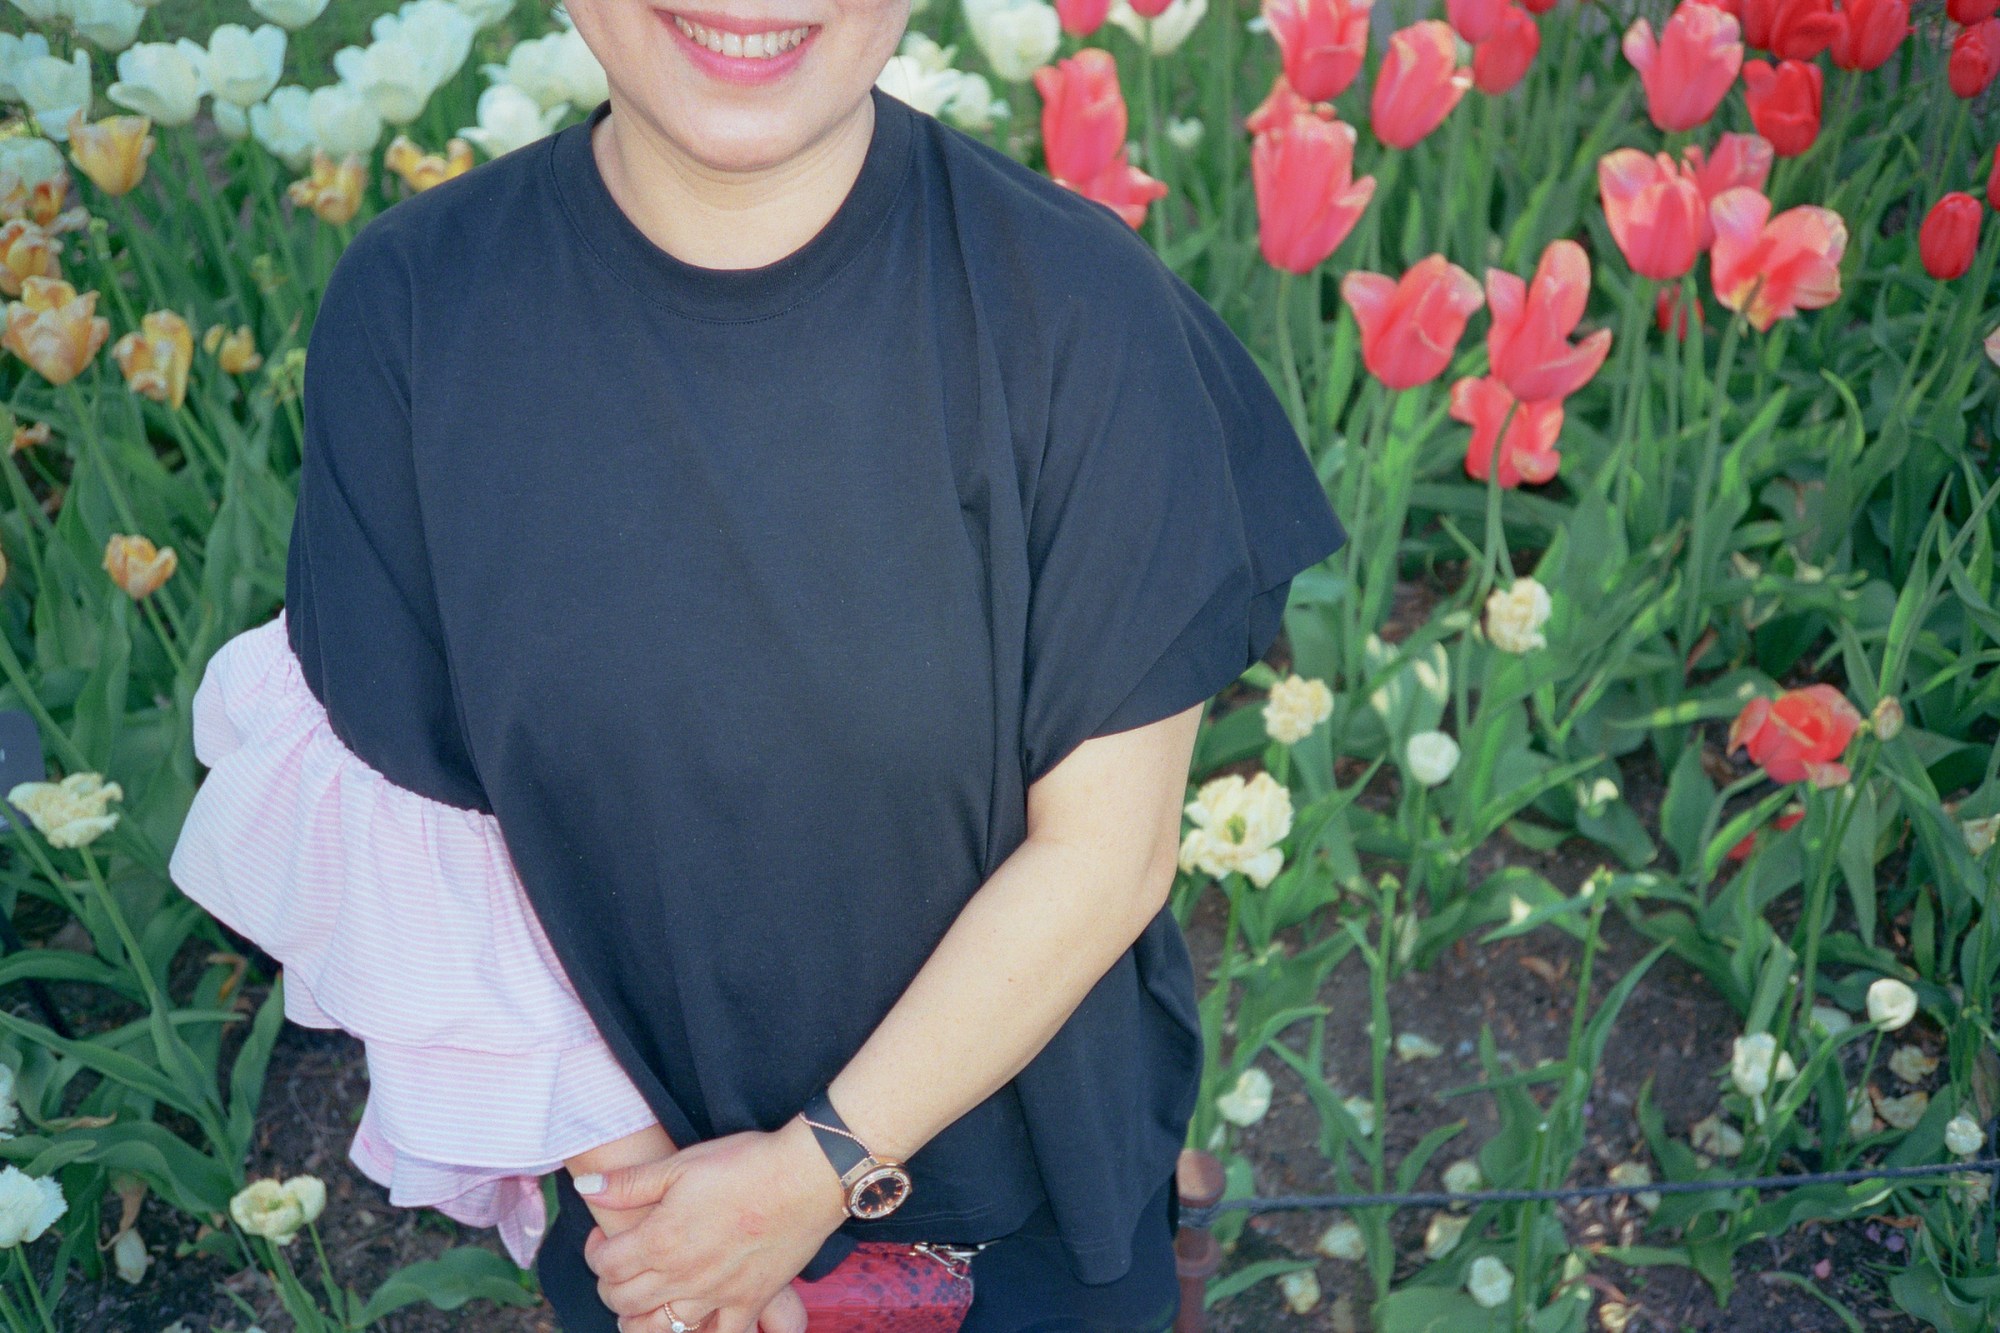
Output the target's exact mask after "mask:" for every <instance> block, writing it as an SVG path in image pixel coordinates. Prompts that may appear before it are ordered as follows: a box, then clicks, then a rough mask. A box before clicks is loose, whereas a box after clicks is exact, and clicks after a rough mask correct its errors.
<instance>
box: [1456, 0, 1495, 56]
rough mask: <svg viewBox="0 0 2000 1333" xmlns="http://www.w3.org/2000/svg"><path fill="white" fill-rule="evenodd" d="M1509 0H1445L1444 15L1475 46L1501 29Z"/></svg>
mask: <svg viewBox="0 0 2000 1333" xmlns="http://www.w3.org/2000/svg"><path fill="white" fill-rule="evenodd" d="M1507 3H1508V0H1444V16H1445V17H1446V18H1447V19H1450V20H1451V26H1452V29H1453V30H1454V31H1456V32H1457V33H1458V35H1459V36H1461V37H1463V38H1465V40H1466V41H1468V42H1471V43H1472V44H1473V45H1474V46H1477V45H1479V44H1480V43H1481V42H1484V41H1489V40H1491V39H1492V37H1493V35H1494V34H1495V33H1497V32H1499V31H1500V18H1501V15H1502V14H1503V13H1505V11H1506V9H1507Z"/></svg>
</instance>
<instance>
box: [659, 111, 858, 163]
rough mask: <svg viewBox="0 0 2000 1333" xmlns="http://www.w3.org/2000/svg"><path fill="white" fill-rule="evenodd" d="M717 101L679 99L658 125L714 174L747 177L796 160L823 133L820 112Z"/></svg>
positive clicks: (824, 123) (822, 117)
mask: <svg viewBox="0 0 2000 1333" xmlns="http://www.w3.org/2000/svg"><path fill="white" fill-rule="evenodd" d="M722 100H723V99H720V98H704V97H702V96H701V95H699V94H696V95H694V96H689V97H683V98H682V99H681V100H680V101H679V102H678V104H677V111H678V114H673V115H667V116H663V117H661V121H660V123H661V124H662V125H663V126H664V127H665V128H666V130H667V132H668V133H669V134H670V135H671V136H672V137H673V138H674V140H675V141H676V142H677V143H679V144H680V146H681V148H682V150H683V151H684V152H686V153H687V154H688V156H690V157H692V158H693V159H695V160H696V161H697V162H700V163H701V164H702V165H703V166H706V167H709V168H711V169H712V170H715V171H733V172H750V171H761V170H763V169H765V168H768V167H773V166H776V165H778V164H780V163H783V162H786V161H788V160H790V159H791V158H793V157H795V156H797V154H798V153H799V151H800V149H802V148H803V147H805V145H806V144H808V143H810V142H811V141H812V140H813V139H814V138H815V137H817V136H818V134H819V133H820V132H821V131H822V130H823V129H824V128H825V125H826V123H827V120H826V117H825V107H824V106H823V105H822V106H819V107H817V108H814V107H811V104H810V103H809V104H808V105H807V106H801V107H793V106H789V105H779V106H772V107H757V108H746V107H739V106H727V105H715V103H717V102H720V101H722Z"/></svg>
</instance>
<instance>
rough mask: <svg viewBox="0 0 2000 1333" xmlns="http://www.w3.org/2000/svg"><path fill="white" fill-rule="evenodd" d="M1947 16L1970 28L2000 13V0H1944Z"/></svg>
mask: <svg viewBox="0 0 2000 1333" xmlns="http://www.w3.org/2000/svg"><path fill="white" fill-rule="evenodd" d="M1944 12H1945V17H1947V18H1949V19H1950V20H1951V21H1952V22H1953V23H1956V24H1958V25H1959V26H1960V27H1964V28H1969V27H1971V26H1972V25H1973V24H1975V23H1982V22H1984V21H1985V20H1987V19H1990V18H1992V17H1993V15H1994V14H1995V13H2000V0H1944Z"/></svg>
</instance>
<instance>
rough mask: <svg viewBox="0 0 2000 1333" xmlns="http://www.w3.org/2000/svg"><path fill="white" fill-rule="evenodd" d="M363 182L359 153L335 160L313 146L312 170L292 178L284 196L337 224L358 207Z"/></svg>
mask: <svg viewBox="0 0 2000 1333" xmlns="http://www.w3.org/2000/svg"><path fill="white" fill-rule="evenodd" d="M366 183H367V175H366V173H365V172H364V171H363V169H362V165H361V158H360V156H359V155H349V156H348V157H346V158H344V159H342V160H341V161H340V162H339V163H338V164H336V163H335V162H334V160H333V159H332V158H330V157H328V156H327V155H326V153H325V152H324V151H323V150H318V149H315V150H314V152H313V164H312V174H311V175H310V176H306V177H303V178H301V179H299V180H295V181H293V182H292V183H291V185H290V186H288V187H287V188H286V190H285V197H286V198H287V199H290V200H291V201H292V202H293V203H294V204H297V205H298V206H299V207H301V208H310V209H311V210H312V211H313V215H314V216H315V217H317V218H318V219H319V220H320V221H321V222H331V223H333V224H334V225H335V226H339V225H340V224H342V223H344V222H348V221H350V220H352V219H353V217H354V215H355V214H356V213H357V212H359V211H360V209H361V188H362V186H363V185H365V184H366Z"/></svg>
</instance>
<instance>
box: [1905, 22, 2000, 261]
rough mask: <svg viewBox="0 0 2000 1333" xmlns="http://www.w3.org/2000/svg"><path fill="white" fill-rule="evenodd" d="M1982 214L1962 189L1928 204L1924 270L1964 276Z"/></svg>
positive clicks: (1922, 235)
mask: <svg viewBox="0 0 2000 1333" xmlns="http://www.w3.org/2000/svg"><path fill="white" fill-rule="evenodd" d="M1990 21H2000V20H1990ZM1983 218H1984V210H1983V209H1981V208H1980V206H1979V201H1978V200H1977V199H1975V198H1973V197H1972V196H1971V195H1969V194H1967V193H1965V192H1964V191H1963V190H1953V191H1952V192H1951V193H1950V194H1947V195H1945V196H1944V197H1943V198H1941V199H1939V200H1938V201H1937V202H1936V203H1935V204H1932V205H1931V211H1930V212H1929V213H1928V214H1927V215H1925V217H1924V225H1923V226H1922V227H1921V228H1920V229H1919V230H1918V232H1917V255H1918V257H1919V258H1921V259H1922V260H1923V264H1924V272H1926V273H1928V274H1930V275H1931V276H1932V277H1933V278H1936V279H1937V280H1938V281H1940V282H1950V281H1951V280H1952V279H1953V278H1961V277H1964V276H1965V272H1966V270H1967V269H1969V268H1971V267H1972V258H1973V256H1974V255H1975V254H1977V253H1978V252H1979V224H1980V222H1981V221H1982V220H1983Z"/></svg>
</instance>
